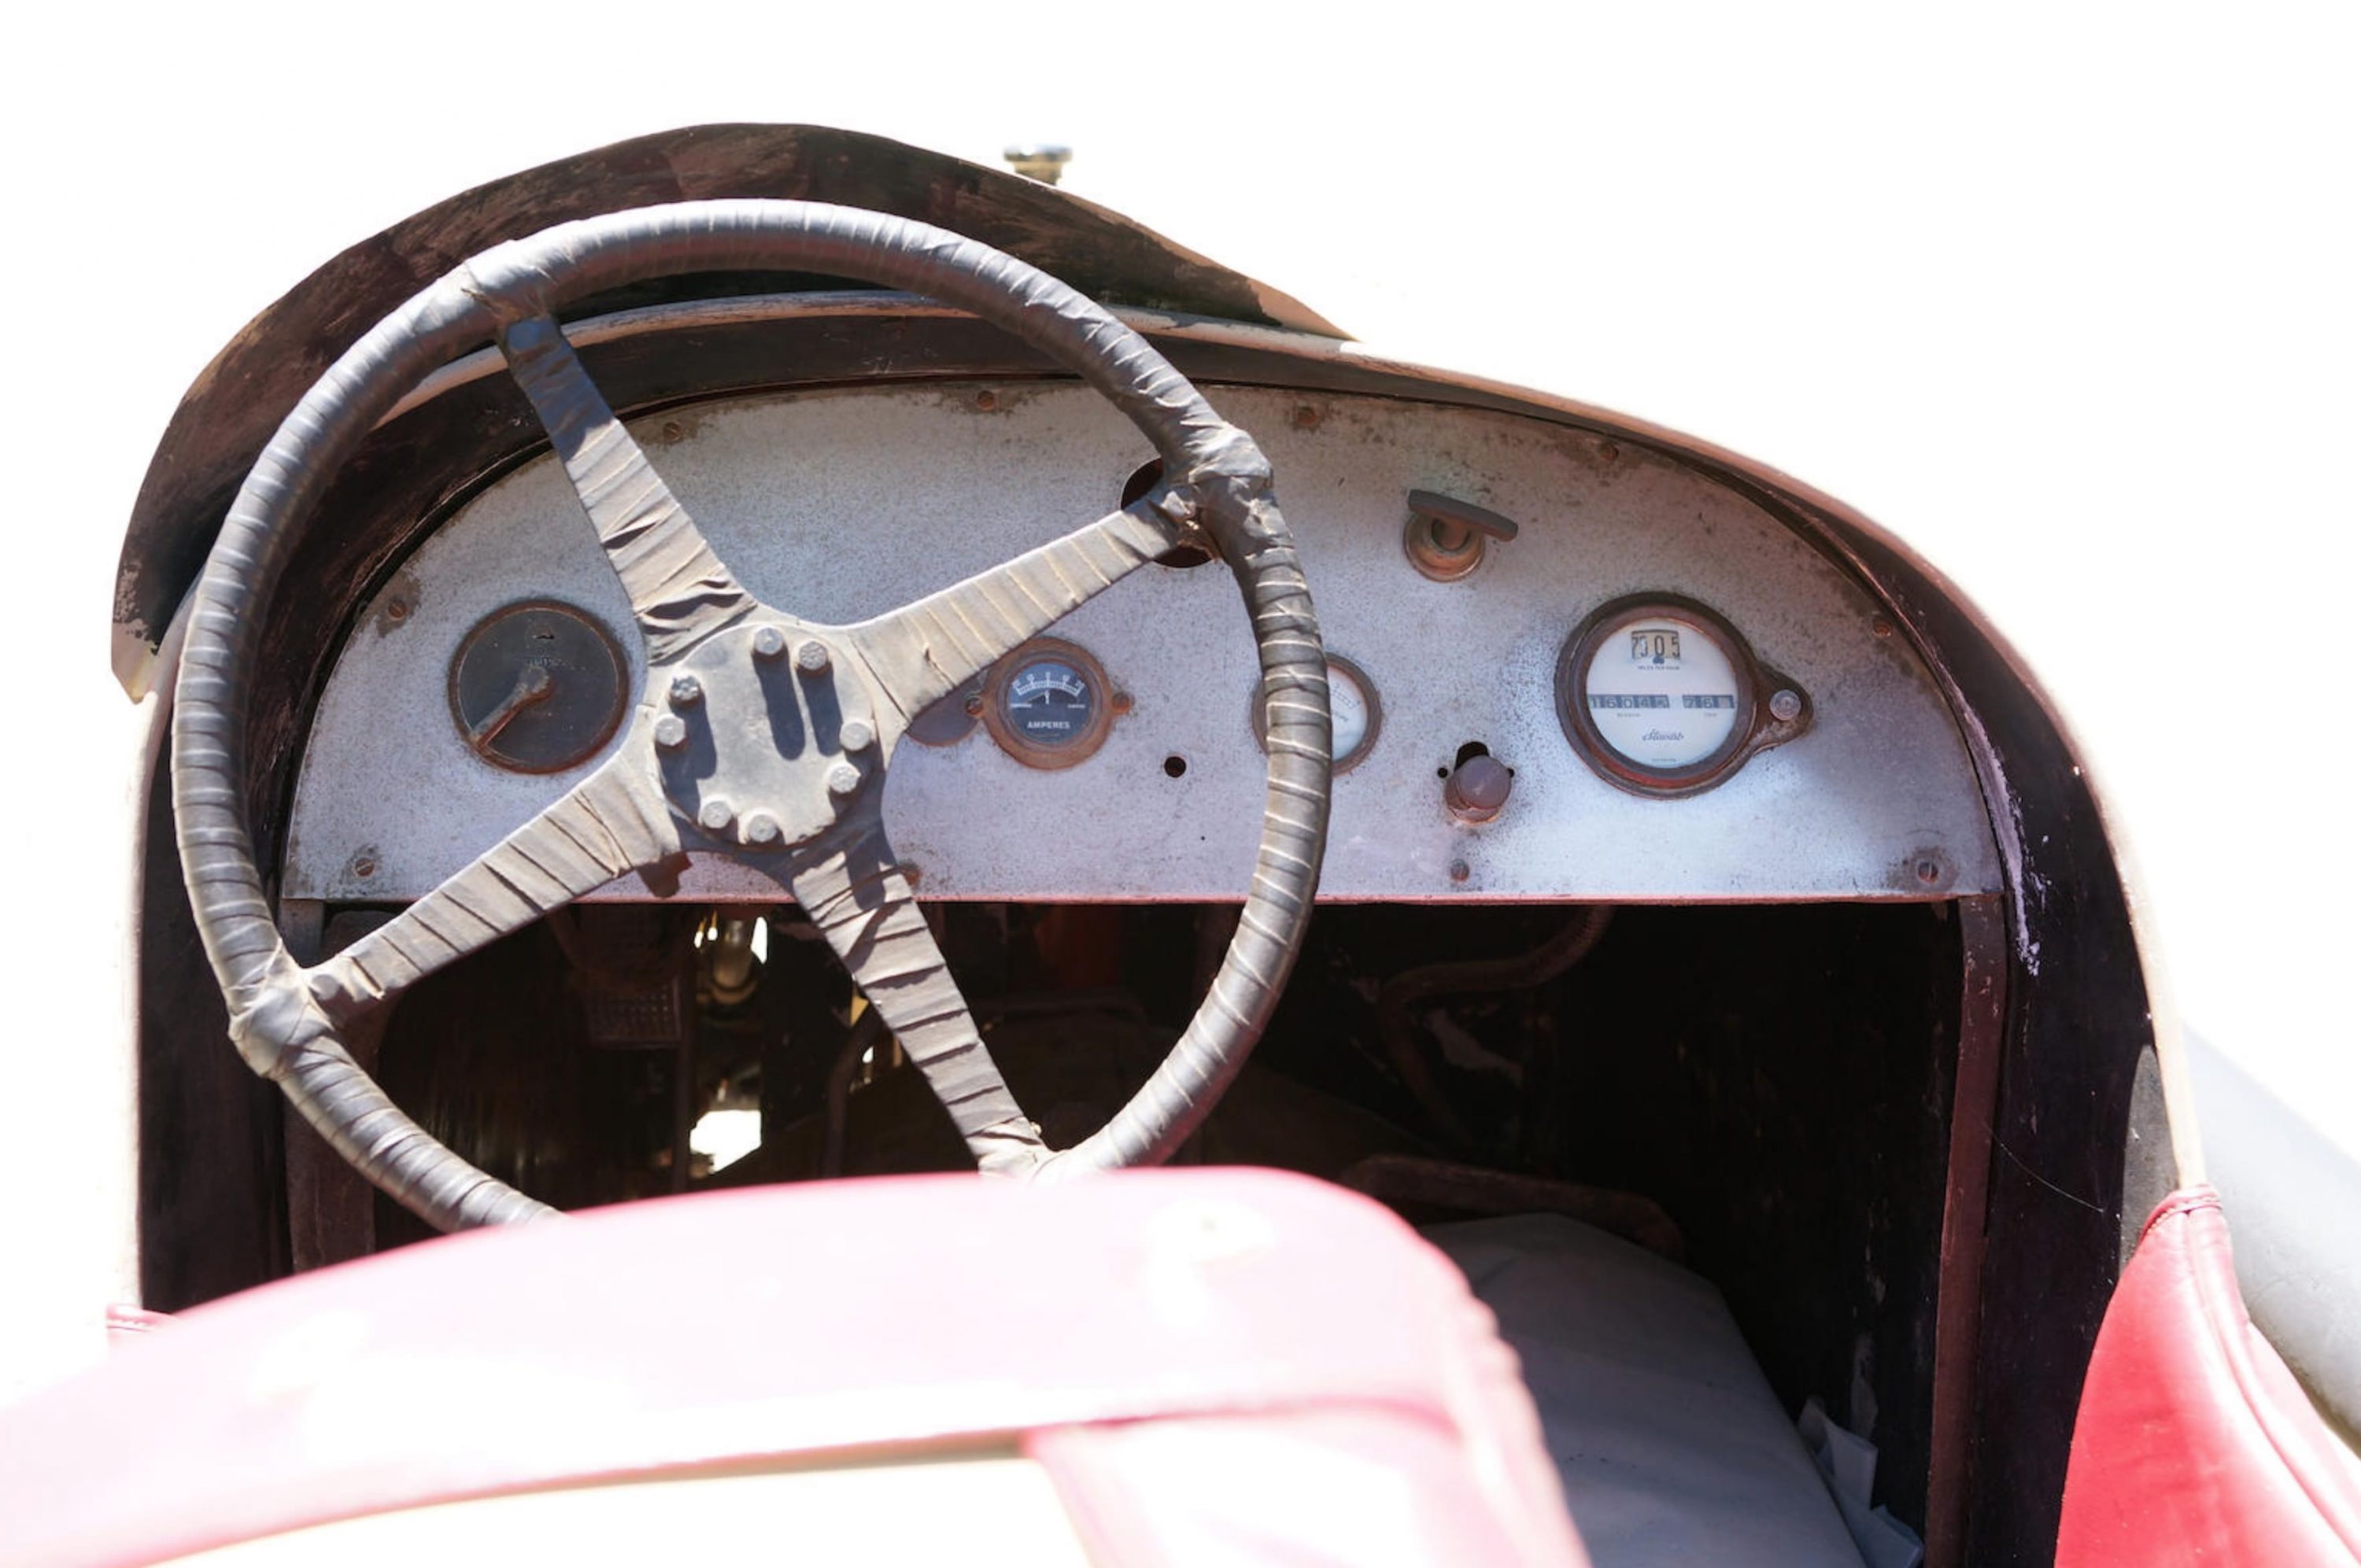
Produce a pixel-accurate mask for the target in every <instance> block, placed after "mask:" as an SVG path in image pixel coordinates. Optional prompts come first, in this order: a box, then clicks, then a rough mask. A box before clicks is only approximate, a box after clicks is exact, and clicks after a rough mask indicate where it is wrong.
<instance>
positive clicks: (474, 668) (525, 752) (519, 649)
mask: <svg viewBox="0 0 2361 1568" xmlns="http://www.w3.org/2000/svg"><path fill="white" fill-rule="evenodd" d="M630 670H631V666H630V664H629V663H628V662H627V661H626V660H625V659H624V657H623V650H622V649H621V648H620V646H619V645H617V643H616V641H615V639H614V637H613V635H612V634H611V633H609V631H608V630H607V629H606V628H605V627H604V626H602V625H600V624H599V623H598V620H596V619H595V618H593V617H592V616H591V615H590V614H589V613H588V611H586V610H580V609H576V608H575V607H574V606H572V605H570V604H560V603H558V602H556V601H555V600H552V599H533V600H528V601H526V602H524V603H522V604H512V605H509V606H506V607H505V608H503V609H496V610H494V611H493V612H492V613H491V614H490V615H489V616H486V617H485V618H484V619H483V620H481V621H478V623H477V625H476V628H475V630H472V631H470V632H468V633H467V636H466V637H464V638H462V639H461V640H460V642H459V651H458V652H456V653H455V654H454V655H452V658H451V718H452V722H454V723H455V724H456V725H457V726H458V727H459V738H460V739H461V740H464V741H466V742H467V745H468V747H469V749H471V750H472V751H475V753H476V754H477V755H478V756H479V757H481V758H483V759H484V760H485V761H486V762H489V763H491V764H492V765H493V766H494V767H497V768H505V769H507V770H508V771H509V772H510V773H559V772H562V771H564V770H565V769H567V768H570V767H573V766H574V765H575V764H576V763H577V762H586V761H588V759H589V758H590V757H591V756H593V755H594V754H596V753H597V751H598V748H599V747H601V746H604V745H605V744H606V743H607V740H608V737H609V736H611V735H612V734H614V733H615V726H616V725H618V724H620V723H621V722H622V718H623V698H624V682H625V679H626V677H627V676H628V675H629V674H630Z"/></svg>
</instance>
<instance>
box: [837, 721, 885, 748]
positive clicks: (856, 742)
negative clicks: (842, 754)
mask: <svg viewBox="0 0 2361 1568" xmlns="http://www.w3.org/2000/svg"><path fill="white" fill-rule="evenodd" d="M836 738H837V740H839V741H840V743H841V744H842V745H843V747H844V749H845V750H846V751H867V750H869V748H870V746H871V744H872V743H873V742H874V741H875V740H876V739H877V732H876V731H875V730H874V729H871V728H870V727H869V720H867V719H865V718H848V719H846V720H845V721H844V723H843V725H842V726H841V727H840V728H839V729H838V730H837V732H836Z"/></svg>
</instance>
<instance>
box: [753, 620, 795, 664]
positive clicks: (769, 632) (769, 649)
mask: <svg viewBox="0 0 2361 1568" xmlns="http://www.w3.org/2000/svg"><path fill="white" fill-rule="evenodd" d="M786 651H787V634H786V633H785V632H784V631H782V630H779V629H778V628H777V627H775V626H758V627H756V628H754V657H756V658H757V659H775V658H777V657H778V656H779V655H780V654H782V653H784V652H786Z"/></svg>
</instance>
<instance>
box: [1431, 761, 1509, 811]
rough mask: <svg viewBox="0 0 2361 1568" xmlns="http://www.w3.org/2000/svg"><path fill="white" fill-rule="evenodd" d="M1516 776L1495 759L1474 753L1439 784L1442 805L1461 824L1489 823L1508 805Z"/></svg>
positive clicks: (1505, 765) (1504, 764) (1506, 766)
mask: <svg viewBox="0 0 2361 1568" xmlns="http://www.w3.org/2000/svg"><path fill="white" fill-rule="evenodd" d="M1515 782H1516V775H1515V774H1514V773H1510V771H1509V769H1508V765H1507V764H1506V763H1504V762H1501V761H1500V760H1499V758H1498V757H1494V756H1490V755H1488V754H1486V753H1484V752H1480V751H1479V752H1477V754H1476V755H1475V756H1472V757H1470V758H1468V759H1467V760H1466V762H1462V763H1460V764H1459V765H1458V766H1457V767H1455V768H1454V769H1452V770H1451V776H1450V777H1449V778H1447V779H1445V780H1444V782H1443V804H1444V806H1447V807H1449V808H1450V811H1451V815H1452V816H1454V817H1458V818H1459V819H1460V820H1461V821H1463V822H1489V821H1491V820H1492V818H1494V817H1498V816H1499V815H1500V808H1501V807H1502V806H1506V805H1508V804H1509V786H1510V784H1514V783H1515Z"/></svg>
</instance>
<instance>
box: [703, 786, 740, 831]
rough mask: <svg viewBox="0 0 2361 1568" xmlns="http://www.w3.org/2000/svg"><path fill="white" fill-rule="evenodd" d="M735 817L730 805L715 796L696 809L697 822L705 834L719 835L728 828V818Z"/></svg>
mask: <svg viewBox="0 0 2361 1568" xmlns="http://www.w3.org/2000/svg"><path fill="white" fill-rule="evenodd" d="M735 815H736V813H734V812H732V811H731V810H730V803H729V802H728V801H726V800H724V799H722V798H721V797H720V796H719V795H715V796H714V797H713V798H712V799H710V800H708V801H707V802H706V803H705V804H704V805H703V806H698V807H697V826H698V827H700V828H704V829H705V830H706V831H707V832H708V833H719V832H720V831H721V830H722V829H723V828H727V827H729V826H730V817H733V816H735Z"/></svg>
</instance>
